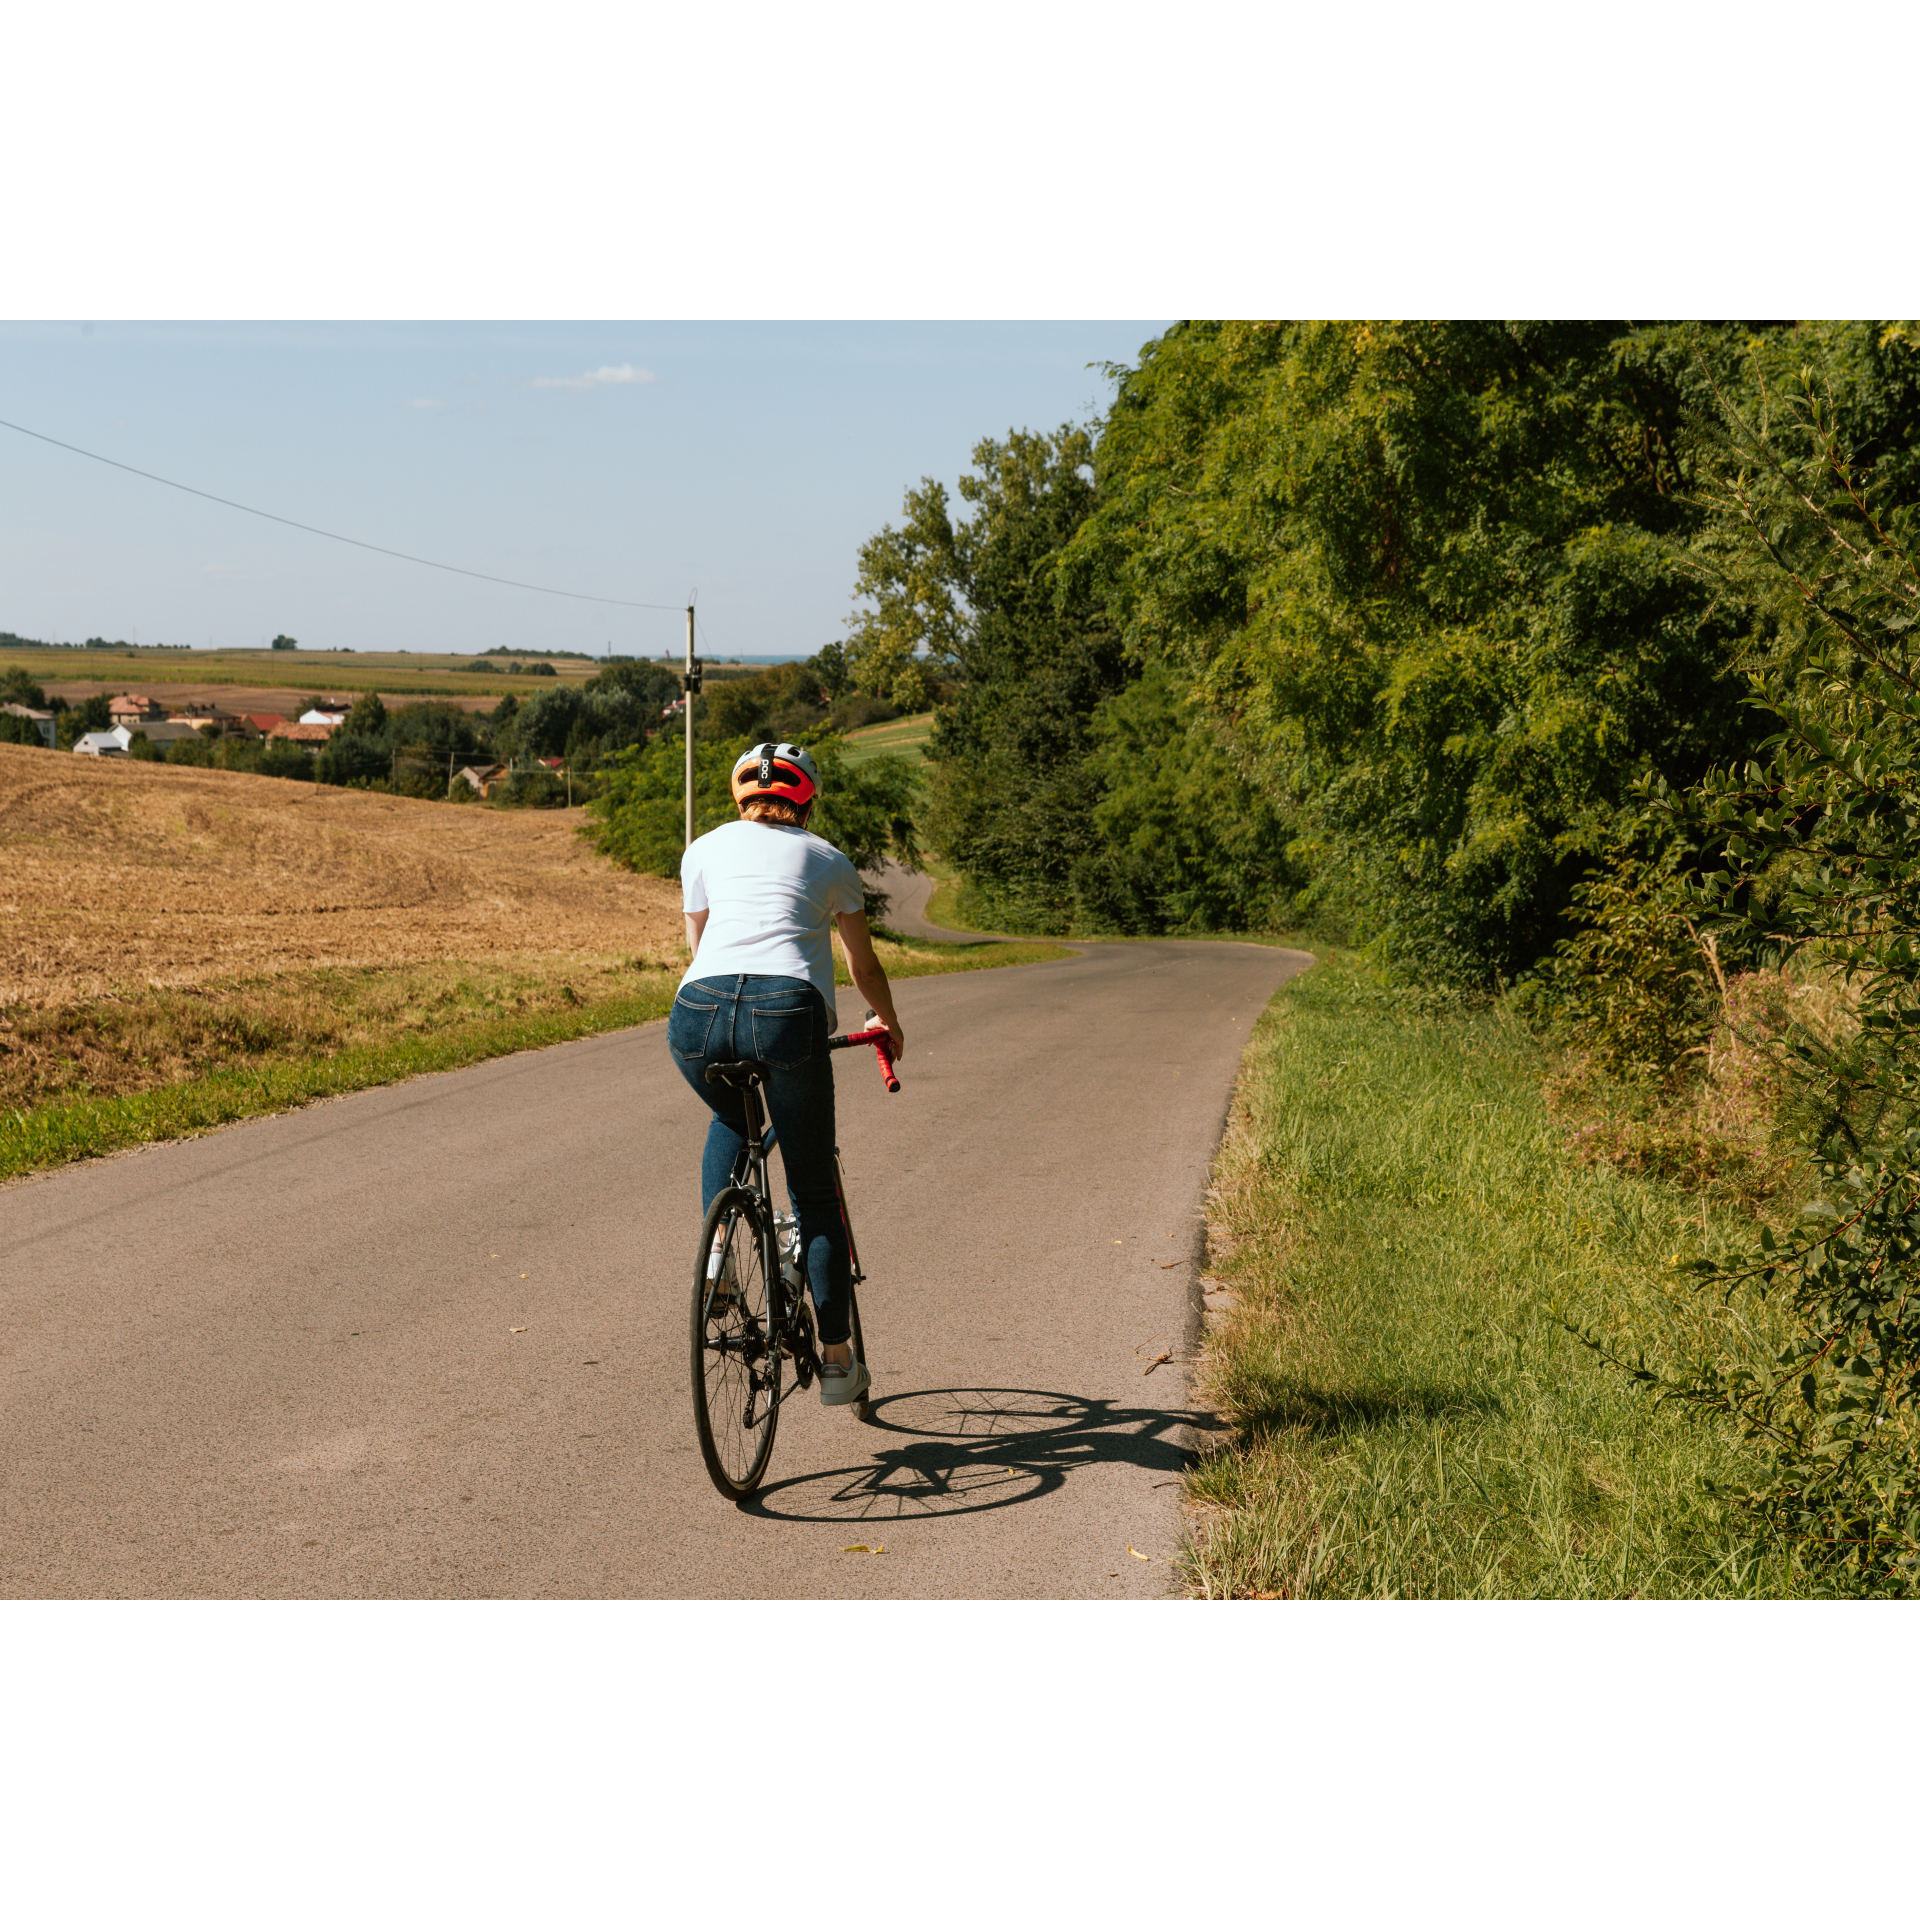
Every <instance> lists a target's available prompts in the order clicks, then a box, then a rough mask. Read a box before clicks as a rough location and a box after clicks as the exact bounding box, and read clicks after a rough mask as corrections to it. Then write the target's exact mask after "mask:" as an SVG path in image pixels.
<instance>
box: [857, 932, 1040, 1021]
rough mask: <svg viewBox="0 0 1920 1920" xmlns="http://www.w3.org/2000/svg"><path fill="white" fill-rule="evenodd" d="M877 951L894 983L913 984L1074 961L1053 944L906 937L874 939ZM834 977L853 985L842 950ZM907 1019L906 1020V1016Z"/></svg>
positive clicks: (894, 936) (903, 1016)
mask: <svg viewBox="0 0 1920 1920" xmlns="http://www.w3.org/2000/svg"><path fill="white" fill-rule="evenodd" d="M873 946H874V951H875V952H876V953H878V954H879V956H880V964H881V965H882V966H884V967H885V968H886V970H887V977H888V978H889V979H892V980H912V979H915V978H916V977H918V976H919V975H921V974H928V973H973V972H977V971H978V970H979V969H980V968H983V967H1026V966H1032V965H1033V964H1035V963H1036V962H1037V961H1042V960H1071V959H1073V958H1074V953H1073V949H1072V948H1071V947H1062V946H1057V945H1055V943H1054V942H1052V941H1051V940H1005V941H982V942H981V944H980V945H979V946H977V947H950V946H948V945H946V944H945V942H943V941H937V940H915V939H912V938H910V937H909V936H908V935H906V934H902V933H888V934H876V935H875V936H874V942H873ZM833 977H834V979H835V980H837V981H838V982H839V983H840V985H841V986H843V987H845V986H851V985H852V984H853V982H852V978H851V976H850V975H849V974H848V973H847V970H846V966H845V963H844V962H843V961H842V960H841V958H840V950H839V948H838V947H836V948H835V949H834V956H833ZM901 1017H902V1018H903V1019H904V1018H905V1017H906V1016H905V1014H904V1013H903V1014H902V1016H901Z"/></svg>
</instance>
